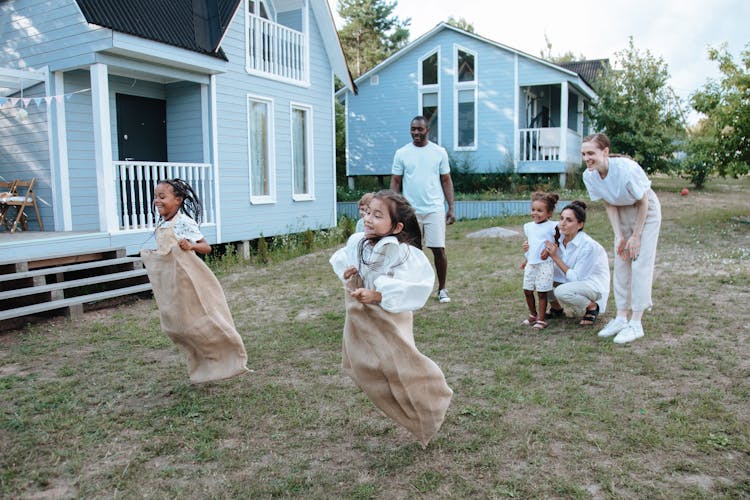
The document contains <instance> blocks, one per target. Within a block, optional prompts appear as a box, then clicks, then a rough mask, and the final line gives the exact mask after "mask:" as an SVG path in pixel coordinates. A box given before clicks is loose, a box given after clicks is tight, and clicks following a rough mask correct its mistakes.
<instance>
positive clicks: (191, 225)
mask: <svg viewBox="0 0 750 500" xmlns="http://www.w3.org/2000/svg"><path fill="white" fill-rule="evenodd" d="M169 226H172V231H174V236H175V238H177V241H179V240H189V241H192V242H193V243H197V242H198V241H200V240H202V239H204V238H205V237H204V236H203V233H201V231H200V229H199V228H198V223H197V222H195V220H193V219H192V218H190V217H189V216H188V215H185V214H183V213H182V212H177V215H175V216H174V217H173V218H172V220H168V221H167V220H164V219H162V218H161V217H160V218H159V220H158V221H157V223H156V227H169Z"/></svg>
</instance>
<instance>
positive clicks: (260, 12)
mask: <svg viewBox="0 0 750 500" xmlns="http://www.w3.org/2000/svg"><path fill="white" fill-rule="evenodd" d="M247 10H248V11H249V12H250V14H255V15H256V16H260V17H262V18H263V19H268V11H267V10H266V4H265V2H263V1H262V0H248V1H247Z"/></svg>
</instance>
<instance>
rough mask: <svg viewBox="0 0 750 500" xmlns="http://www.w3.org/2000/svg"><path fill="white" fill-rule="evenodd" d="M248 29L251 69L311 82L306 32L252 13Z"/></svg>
mask: <svg viewBox="0 0 750 500" xmlns="http://www.w3.org/2000/svg"><path fill="white" fill-rule="evenodd" d="M248 26H249V33H248V50H247V54H248V56H247V59H248V60H247V64H248V70H251V71H258V72H261V73H267V74H270V75H274V76H277V77H281V78H285V79H289V80H296V81H300V82H304V81H307V65H306V64H305V59H306V54H307V50H306V47H305V35H304V33H302V32H300V31H297V30H293V29H291V28H287V27H286V26H283V25H281V24H278V23H274V22H272V21H269V20H268V19H263V18H262V17H258V16H255V15H252V14H250V15H248Z"/></svg>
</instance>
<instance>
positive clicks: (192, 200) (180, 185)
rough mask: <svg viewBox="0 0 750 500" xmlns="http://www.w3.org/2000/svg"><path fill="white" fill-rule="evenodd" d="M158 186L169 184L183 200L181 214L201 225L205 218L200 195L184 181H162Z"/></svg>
mask: <svg viewBox="0 0 750 500" xmlns="http://www.w3.org/2000/svg"><path fill="white" fill-rule="evenodd" d="M157 184H169V185H170V186H172V190H173V191H174V195H175V196H177V197H180V198H182V203H180V212H182V213H184V214H186V215H187V216H188V217H190V218H191V219H193V220H194V221H195V222H197V223H198V224H200V223H201V218H202V216H203V204H202V203H201V201H200V200H199V199H198V195H197V194H195V191H193V188H192V187H190V184H188V183H187V182H185V181H184V180H182V179H177V178H175V179H165V180H160V181H159V182H157Z"/></svg>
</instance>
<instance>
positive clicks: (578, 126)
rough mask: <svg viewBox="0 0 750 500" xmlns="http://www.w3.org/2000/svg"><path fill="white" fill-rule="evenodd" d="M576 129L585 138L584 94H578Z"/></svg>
mask: <svg viewBox="0 0 750 500" xmlns="http://www.w3.org/2000/svg"><path fill="white" fill-rule="evenodd" d="M576 130H577V131H578V133H579V134H580V135H581V138H583V132H584V130H583V96H582V95H580V94H579V95H578V123H577V124H576Z"/></svg>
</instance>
